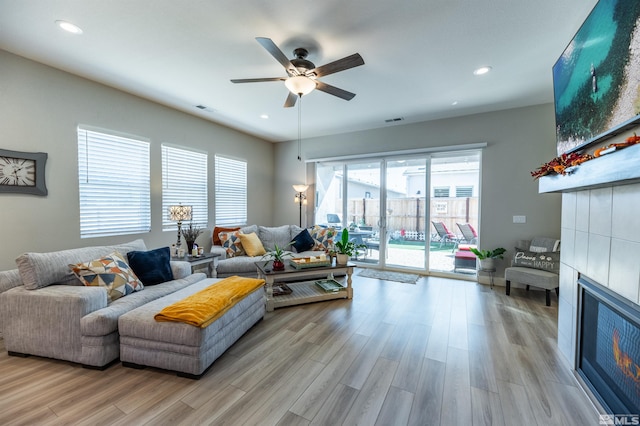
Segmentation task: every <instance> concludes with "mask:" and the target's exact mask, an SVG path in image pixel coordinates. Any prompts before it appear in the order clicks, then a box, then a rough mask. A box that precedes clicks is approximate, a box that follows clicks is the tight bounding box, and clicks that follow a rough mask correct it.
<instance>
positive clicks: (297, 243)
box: [291, 229, 316, 253]
mask: <svg viewBox="0 0 640 426" xmlns="http://www.w3.org/2000/svg"><path fill="white" fill-rule="evenodd" d="M291 245H292V246H293V248H294V249H295V250H296V253H300V252H303V251H307V250H311V249H312V248H313V247H314V246H315V245H316V243H315V241H314V240H313V238H311V234H309V231H308V230H306V229H303V230H302V231H300V233H299V234H298V235H296V236H295V237H293V241H292V244H291Z"/></svg>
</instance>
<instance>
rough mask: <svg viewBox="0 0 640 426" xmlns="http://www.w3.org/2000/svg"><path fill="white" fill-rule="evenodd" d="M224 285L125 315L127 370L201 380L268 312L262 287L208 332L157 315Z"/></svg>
mask: <svg viewBox="0 0 640 426" xmlns="http://www.w3.org/2000/svg"><path fill="white" fill-rule="evenodd" d="M219 281H221V280H219V279H214V278H209V279H204V280H202V281H201V282H199V283H196V284H193V285H191V286H189V287H187V288H185V289H183V290H180V291H177V292H175V293H172V294H170V295H168V296H165V297H162V298H160V299H158V300H155V301H153V302H150V303H147V304H146V305H144V306H141V307H139V308H137V309H134V310H132V311H131V312H128V313H126V314H124V315H122V316H121V317H120V318H119V320H118V329H119V331H120V360H121V361H122V363H123V365H124V366H126V367H133V368H142V367H144V366H148V367H157V368H161V369H164V370H171V371H176V372H177V373H178V375H179V376H182V377H189V378H194V379H199V378H200V377H201V376H202V375H203V374H204V373H205V372H206V371H207V369H208V368H209V367H210V366H211V365H212V364H213V362H214V361H215V360H216V359H217V358H218V357H220V356H221V355H222V354H223V353H224V351H226V350H227V349H228V348H229V347H230V346H231V345H233V344H234V343H235V342H236V341H237V340H238V339H239V338H240V337H241V336H242V335H243V334H244V333H245V332H246V331H247V330H249V329H250V328H251V327H252V326H253V325H254V324H255V323H256V322H258V321H260V320H261V319H262V318H263V317H264V315H265V312H266V307H265V302H266V299H265V291H264V287H259V288H258V289H256V290H254V291H253V292H251V293H249V294H248V295H247V296H245V297H244V298H243V299H242V300H240V301H238V302H237V303H236V304H235V305H233V307H231V308H230V309H229V310H228V311H226V312H225V313H224V314H223V315H222V316H221V317H220V318H218V319H217V320H215V321H214V322H212V323H211V324H209V325H208V326H206V327H204V328H200V327H196V326H193V325H190V324H185V323H182V322H164V321H163V322H160V321H156V320H155V319H154V316H155V315H156V314H157V313H159V312H160V311H161V310H162V309H164V308H165V307H167V306H170V305H173V304H174V303H176V302H179V301H181V300H183V299H185V298H186V297H188V296H191V295H192V294H194V293H196V292H199V291H200V290H203V289H205V288H207V287H209V286H211V285H212V284H214V283H216V282H219Z"/></svg>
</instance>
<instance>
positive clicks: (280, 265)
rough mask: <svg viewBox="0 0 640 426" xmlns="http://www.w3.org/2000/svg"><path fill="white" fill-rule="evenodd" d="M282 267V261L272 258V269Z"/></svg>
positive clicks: (280, 269)
mask: <svg viewBox="0 0 640 426" xmlns="http://www.w3.org/2000/svg"><path fill="white" fill-rule="evenodd" d="M283 269H284V262H283V261H282V260H274V261H273V270H274V271H282V270H283Z"/></svg>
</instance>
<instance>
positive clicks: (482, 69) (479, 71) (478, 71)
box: [473, 67, 491, 75]
mask: <svg viewBox="0 0 640 426" xmlns="http://www.w3.org/2000/svg"><path fill="white" fill-rule="evenodd" d="M489 71H491V67H480V68H477V69H476V70H475V71H473V74H475V75H483V74H486V73H488V72H489Z"/></svg>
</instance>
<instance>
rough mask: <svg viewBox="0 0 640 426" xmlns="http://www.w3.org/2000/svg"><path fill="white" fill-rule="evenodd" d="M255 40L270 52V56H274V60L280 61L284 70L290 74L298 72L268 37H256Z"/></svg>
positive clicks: (297, 73)
mask: <svg viewBox="0 0 640 426" xmlns="http://www.w3.org/2000/svg"><path fill="white" fill-rule="evenodd" d="M256 40H257V41H258V43H260V44H261V45H262V47H264V48H265V49H267V52H269V53H271V56H273V57H274V58H276V61H278V62H280V64H281V65H282V66H283V67H284V69H285V70H287V72H288V73H289V74H290V75H299V74H300V73H299V72H298V70H297V69H296V67H294V66H293V64H292V63H291V61H290V60H289V58H287V56H286V55H285V54H284V53H282V50H280V48H279V47H278V46H276V44H275V43H274V42H273V41H272V40H271V39H270V38H266V37H256Z"/></svg>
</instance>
